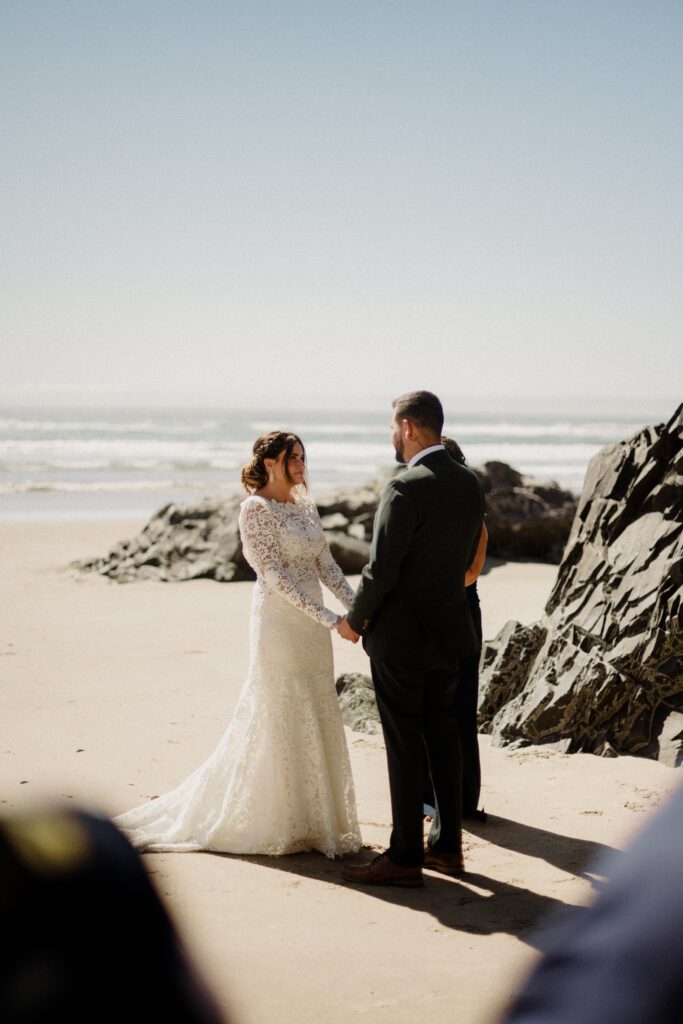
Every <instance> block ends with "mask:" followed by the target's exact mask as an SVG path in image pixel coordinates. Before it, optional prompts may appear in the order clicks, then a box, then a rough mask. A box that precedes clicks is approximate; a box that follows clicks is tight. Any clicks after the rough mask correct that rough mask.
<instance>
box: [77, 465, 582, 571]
mask: <svg viewBox="0 0 683 1024" xmlns="http://www.w3.org/2000/svg"><path fill="white" fill-rule="evenodd" d="M478 473H479V476H480V479H481V480H482V483H483V486H484V490H485V491H486V501H487V509H488V529H489V554H491V555H492V556H494V557H499V558H521V559H536V560H541V561H559V558H560V556H561V553H562V548H563V547H564V543H565V541H566V539H567V537H568V536H569V530H570V527H571V522H572V518H573V516H574V511H575V509H576V499H575V498H574V497H573V496H572V495H571V494H570V493H569V492H568V491H563V490H562V489H561V488H559V487H558V486H557V484H539V483H537V482H535V481H533V480H530V479H529V478H527V477H523V476H521V475H520V474H519V473H518V472H517V471H516V470H514V469H512V468H511V467H510V466H506V465H505V464H504V463H501V462H489V463H487V464H486V466H485V467H484V469H483V470H479V471H478ZM390 475H391V474H388V475H387V476H385V477H383V478H380V479H378V480H373V481H371V482H370V483H367V484H365V485H364V486H362V487H359V488H357V489H356V490H353V491H341V490H340V491H335V492H334V493H332V494H330V495H328V496H327V497H324V498H322V499H321V500H319V501H318V511H319V512H320V516H321V519H322V524H323V528H324V529H325V532H326V534H327V539H328V541H329V544H330V548H331V550H332V554H333V555H334V557H335V558H336V560H337V562H338V563H339V565H340V566H341V568H342V570H343V571H344V572H345V573H347V574H349V575H353V574H355V573H359V572H361V570H362V569H363V566H364V565H365V564H366V563H367V561H368V557H369V554H370V540H371V538H372V527H373V523H374V519H375V512H376V511H377V504H378V502H379V498H380V494H381V493H382V489H383V488H384V485H385V484H386V482H387V480H388V479H389V476H390ZM241 500H242V499H241V498H240V497H238V496H235V497H234V498H228V499H226V500H225V501H211V500H206V501H203V502H200V503H199V504H197V505H189V506H183V507H179V506H177V505H166V506H165V507H164V508H162V509H160V511H159V512H157V513H156V515H154V516H153V517H152V519H151V520H150V521H149V523H148V524H147V525H146V526H145V528H144V529H143V530H142V532H141V533H140V534H138V536H137V537H133V538H132V539H131V540H127V541H122V542H121V543H120V544H117V546H116V547H115V548H114V549H113V550H112V551H110V552H109V554H108V555H105V556H104V557H102V558H89V559H85V560H83V561H80V562H76V563H75V565H74V567H75V568H77V569H79V570H80V571H82V572H99V573H101V574H102V575H104V576H110V577H111V578H112V579H116V580H118V581H119V582H120V583H128V582H131V581H132V580H136V579H155V580H163V581H170V580H178V581H179V580H191V579H199V578H201V577H204V578H208V579H214V580H218V581H220V582H229V581H233V580H234V581H239V580H250V579H253V578H254V574H253V572H252V570H251V568H250V567H249V565H248V564H247V563H246V561H245V560H244V557H243V555H242V545H241V542H240V537H239V531H238V529H237V516H238V511H239V504H240V501H241Z"/></svg>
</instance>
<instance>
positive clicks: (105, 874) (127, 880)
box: [0, 808, 224, 1024]
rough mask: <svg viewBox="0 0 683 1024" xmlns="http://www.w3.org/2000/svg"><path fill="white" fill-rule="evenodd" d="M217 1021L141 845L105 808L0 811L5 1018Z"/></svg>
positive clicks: (0, 961)
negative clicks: (99, 811)
mask: <svg viewBox="0 0 683 1024" xmlns="http://www.w3.org/2000/svg"><path fill="white" fill-rule="evenodd" d="M62 1014H63V1016H64V1019H66V1020H68V1021H70V1022H80V1021H86V1020H87V1021H110V1020H111V1021H113V1020H121V1021H123V1020H150V1021H153V1020H164V1019H168V1020H173V1021H187V1022H188V1024H189V1022H193V1024H194V1022H196V1024H221V1022H223V1024H224V1018H223V1017H222V1015H221V1014H220V1012H219V1011H218V1009H217V1007H216V1005H215V1004H214V1002H213V1000H212V998H211V997H210V996H209V995H208V993H207V991H206V990H205V989H204V987H203V985H202V983H201V982H200V981H199V980H198V978H197V976H196V975H195V973H194V971H193V970H192V968H191V967H190V964H189V962H188V960H187V958H186V955H185V953H184V951H183V949H182V947H181V944H180V941H179V939H178V936H177V935H176V932H175V929H174V927H173V925H172V923H171V921H170V919H169V917H168V915H167V913H166V911H165V910H164V908H163V906H162V905H161V902H160V900H159V898H158V896H157V894H156V892H155V891H154V888H153V887H152V884H151V882H150V880H149V878H148V877H147V874H146V872H145V870H144V868H143V867H142V864H141V862H140V859H139V857H138V855H137V854H136V853H135V851H134V850H133V848H132V847H131V846H130V845H129V843H128V842H127V840H126V839H124V837H123V836H122V835H121V833H120V832H118V831H117V829H116V828H115V827H114V825H112V823H111V822H110V821H108V820H107V819H106V818H102V817H98V816H96V815H93V814H89V813H85V812H82V811H72V810H71V809H68V810H64V809H61V808H57V809H54V808H52V809H48V810H44V809H43V810H38V811H34V812H33V813H28V814H26V813H22V814H16V815H13V816H8V817H5V818H2V819H0V1021H2V1022H3V1024H33V1022H37V1021H46V1020H52V1019H56V1018H58V1017H60V1016H61V1015H62Z"/></svg>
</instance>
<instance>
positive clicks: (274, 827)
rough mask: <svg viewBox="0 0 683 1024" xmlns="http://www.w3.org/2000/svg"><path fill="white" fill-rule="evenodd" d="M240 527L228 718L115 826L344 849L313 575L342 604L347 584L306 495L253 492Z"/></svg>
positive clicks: (327, 670)
mask: <svg viewBox="0 0 683 1024" xmlns="http://www.w3.org/2000/svg"><path fill="white" fill-rule="evenodd" d="M239 524H240V532H241V535H242V542H243V547H244V554H245V556H246V558H247V560H248V561H249V563H250V565H252V566H253V568H254V570H255V571H256V574H257V581H256V583H255V585H254V592H253V603H252V611H251V624H250V663H249V671H248V675H247V679H246V681H245V683H244V685H243V687H242V691H241V693H240V696H239V699H238V702H237V707H236V709H235V713H234V715H233V717H232V720H231V722H230V724H229V726H228V728H227V730H226V732H225V734H224V736H223V738H222V739H221V741H220V743H219V744H218V746H217V747H216V749H215V750H214V752H213V754H211V756H210V757H209V758H208V760H206V761H205V762H204V764H202V765H201V766H200V767H199V768H197V770H196V771H195V772H193V773H192V775H190V776H189V778H187V779H185V781H184V782H181V784H180V785H179V786H177V787H176V788H175V789H174V790H172V791H171V792H169V793H165V794H164V795H163V796H160V797H157V798H156V799H154V800H151V801H149V802H148V803H146V804H143V805H142V806H140V807H136V808H134V809H133V810H131V811H127V812H126V813H125V814H121V815H119V816H118V817H116V818H114V821H115V823H116V824H117V825H118V827H119V828H121V829H122V830H123V831H124V832H125V833H126V835H127V836H128V838H129V839H130V841H131V842H132V843H133V845H134V846H135V847H136V848H137V849H139V850H152V851H173V850H175V851H191V850H215V851H222V852H226V853H242V854H245V853H253V854H272V855H276V854H285V853H297V852H301V851H303V850H319V851H320V852H321V853H324V854H326V856H328V857H334V856H338V855H341V854H345V853H355V852H356V851H357V850H358V849H359V848H360V844H361V838H360V831H359V827H358V818H357V815H356V802H355V795H354V788H353V779H352V776H351V764H350V761H349V754H348V750H347V747H346V737H345V735H344V727H343V725H342V720H341V713H340V710H339V704H338V702H337V695H336V692H335V687H334V671H333V663H332V640H331V636H330V628H331V626H333V625H334V623H335V621H336V618H337V616H336V615H335V614H334V612H331V611H329V610H328V609H327V608H325V607H324V605H323V603H322V591H321V588H320V582H319V581H320V580H322V582H323V583H324V584H325V586H326V587H328V588H329V590H331V591H332V593H333V594H335V595H336V596H337V597H338V598H339V599H340V601H341V602H342V604H343V605H344V607H346V608H348V607H349V605H350V603H351V599H352V598H353V591H352V589H351V587H350V586H349V585H348V583H347V582H346V580H345V578H344V575H343V573H342V572H341V570H340V568H339V566H338V565H337V564H336V562H335V561H334V559H333V558H332V555H331V554H330V550H329V548H328V546H327V542H326V540H325V537H324V534H323V530H322V526H321V524H320V518H319V516H318V512H317V509H316V507H315V505H314V503H313V502H312V501H311V500H310V499H309V498H307V497H306V498H297V500H296V503H284V502H278V501H272V500H268V499H266V498H261V497H258V496H256V495H252V496H251V497H249V498H247V499H246V500H245V501H244V502H242V506H241V511H240V518H239Z"/></svg>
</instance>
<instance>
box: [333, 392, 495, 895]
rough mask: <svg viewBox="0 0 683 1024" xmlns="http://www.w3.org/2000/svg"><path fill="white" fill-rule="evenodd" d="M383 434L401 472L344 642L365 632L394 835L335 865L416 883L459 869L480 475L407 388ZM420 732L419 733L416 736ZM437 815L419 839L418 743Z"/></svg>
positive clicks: (433, 410)
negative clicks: (378, 847)
mask: <svg viewBox="0 0 683 1024" xmlns="http://www.w3.org/2000/svg"><path fill="white" fill-rule="evenodd" d="M393 408H394V417H393V422H392V425H391V431H392V432H391V440H392V442H393V445H394V448H395V450H396V459H397V461H398V462H402V463H405V462H407V464H408V469H407V471H406V472H405V473H402V474H400V475H398V476H396V477H394V478H393V479H392V480H391V481H390V482H389V484H387V486H386V488H385V490H384V493H383V494H382V498H381V501H380V505H379V508H378V510H377V519H376V521H375V530H374V536H373V540H372V550H371V552H370V562H369V564H368V565H367V566H366V567H365V569H364V570H363V576H362V580H361V583H360V586H359V588H358V591H357V592H356V596H355V598H354V601H353V604H352V605H351V607H350V609H349V611H348V613H347V615H346V618H344V619H342V620H341V621H340V623H339V624H338V626H337V629H338V632H339V633H340V634H341V636H343V637H344V638H345V639H347V640H352V641H354V642H355V641H356V640H357V639H358V636H359V635H362V636H363V638H364V646H365V649H366V651H367V653H368V655H369V656H370V665H371V669H372V679H373V682H374V685H375V693H376V696H377V706H378V709H379V714H380V718H381V721H382V729H383V732H384V739H385V744H386V752H387V762H388V770H389V786H390V790H391V810H392V817H393V831H392V833H391V842H390V845H389V849H388V850H387V851H386V852H385V853H383V854H380V855H379V856H378V857H376V858H375V859H374V860H373V861H372V862H371V863H369V864H359V865H353V866H349V867H347V868H345V869H344V870H343V872H342V873H343V875H344V877H345V878H346V879H348V880H349V881H352V882H359V883H363V884H367V885H401V886H419V885H422V866H423V864H424V866H425V867H427V868H431V869H432V870H435V871H441V872H442V873H444V874H449V875H454V874H458V873H460V872H461V871H462V870H463V860H462V839H461V816H462V792H461V789H462V782H461V772H462V765H461V754H460V741H459V738H458V724H457V719H456V710H455V707H456V706H455V689H456V685H457V669H458V658H459V657H461V656H463V655H467V654H473V653H474V652H475V651H476V649H477V638H476V635H475V632H474V627H473V624H472V619H471V617H470V612H469V608H468V604H467V600H466V597H465V572H466V570H467V568H468V567H469V565H470V564H471V562H472V560H473V558H474V554H475V551H476V547H477V543H478V540H479V535H480V532H481V528H482V522H483V508H484V503H483V494H482V489H481V485H480V483H479V481H478V479H477V477H476V475H475V474H474V473H473V472H472V471H471V470H469V469H467V468H466V467H465V466H460V465H458V464H457V463H456V462H454V461H453V459H451V458H450V456H449V455H448V454H447V452H446V451H445V450H444V447H443V445H442V444H441V440H440V439H441V432H442V429H443V409H442V407H441V402H440V401H439V399H438V398H437V397H436V395H433V394H431V392H429V391H413V392H410V393H409V394H407V395H402V396H401V397H400V398H397V399H396V401H395V402H394V405H393ZM423 737H424V740H423ZM425 745H426V748H427V753H428V756H429V767H430V771H431V775H432V779H433V782H434V792H435V795H436V803H437V809H438V814H437V817H436V820H435V822H434V824H433V826H432V830H431V832H430V835H429V841H428V844H427V845H426V846H425V844H424V839H423V813H422V795H423V774H424V747H425Z"/></svg>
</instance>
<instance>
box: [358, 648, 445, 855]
mask: <svg viewBox="0 0 683 1024" xmlns="http://www.w3.org/2000/svg"><path fill="white" fill-rule="evenodd" d="M370 664H371V669H372V680H373V683H374V686H375V694H376V697H377V708H378V710H379V715H380V720H381V722H382V730H383V732H384V742H385V745H386V752H387V766H388V771H389V788H390V791H391V812H392V818H393V825H394V827H393V831H392V833H391V842H390V845H389V856H390V858H391V860H393V861H394V863H396V864H402V865H404V866H406V867H416V866H418V865H420V864H422V862H423V859H424V838H423V834H424V833H423V829H424V826H423V813H422V803H423V788H424V781H425V771H426V770H427V766H426V765H425V750H426V752H427V758H428V771H429V774H430V775H431V778H432V780H433V784H434V792H435V796H436V801H437V805H438V808H439V815H438V822H435V823H434V825H433V827H432V832H431V834H430V837H429V842H430V845H432V846H433V847H434V849H436V850H440V851H441V852H443V853H455V854H459V853H460V852H461V849H462V833H461V825H462V779H461V768H462V763H461V756H460V739H459V735H458V721H457V713H456V689H457V673H456V671H455V670H454V669H447V668H445V667H444V668H434V669H429V670H419V669H415V668H410V667H407V666H406V665H405V664H402V663H399V662H395V663H394V662H392V663H389V662H387V661H378V660H376V659H374V658H373V659H371V662H370Z"/></svg>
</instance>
